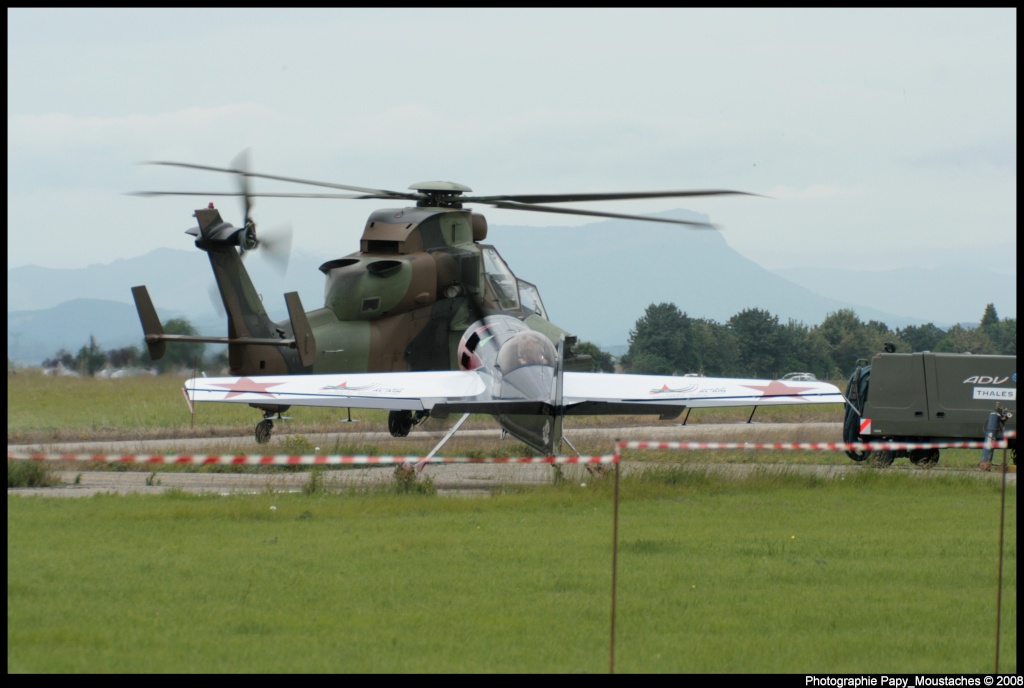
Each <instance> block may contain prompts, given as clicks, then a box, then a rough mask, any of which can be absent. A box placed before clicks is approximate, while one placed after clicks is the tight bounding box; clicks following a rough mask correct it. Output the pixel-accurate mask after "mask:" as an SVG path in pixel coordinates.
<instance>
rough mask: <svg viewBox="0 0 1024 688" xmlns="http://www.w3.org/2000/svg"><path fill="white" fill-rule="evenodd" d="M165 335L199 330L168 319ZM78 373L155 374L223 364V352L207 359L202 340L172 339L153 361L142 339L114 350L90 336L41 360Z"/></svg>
mask: <svg viewBox="0 0 1024 688" xmlns="http://www.w3.org/2000/svg"><path fill="white" fill-rule="evenodd" d="M163 327H164V333H165V334H187V335H192V336H196V335H198V334H199V332H197V331H196V329H195V327H193V326H192V323H190V322H189V321H188V320H187V319H186V318H172V319H170V320H168V321H167V322H165V323H164V324H163ZM58 364H59V365H60V366H62V367H63V368H64V369H66V370H70V371H74V372H76V373H80V374H82V375H96V374H97V373H99V372H100V371H102V370H104V369H114V370H125V369H133V368H137V369H146V370H154V371H156V372H157V373H168V372H178V371H183V370H192V368H193V367H195V366H197V365H198V366H199V367H200V369H201V368H202V367H203V366H207V365H214V366H219V365H223V366H226V365H227V352H226V351H225V352H223V353H221V354H217V355H216V356H213V357H211V358H207V351H206V345H205V344H203V343H202V342H175V343H171V344H169V345H168V346H167V348H166V350H165V351H164V355H163V356H162V357H161V358H160V359H159V360H157V361H154V360H153V359H152V358H150V356H149V347H147V346H146V342H145V340H143V342H142V345H141V346H125V347H121V348H118V349H103V348H101V347H100V346H99V344H98V343H97V342H96V337H93V336H90V337H89V343H88V344H85V345H84V346H82V348H80V349H79V350H78V352H77V353H71V352H70V351H68V350H67V349H61V350H60V351H58V352H57V353H56V354H54V355H53V356H52V357H50V358H47V359H46V360H44V361H43V368H55V367H57V365H58Z"/></svg>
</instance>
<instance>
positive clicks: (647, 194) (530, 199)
mask: <svg viewBox="0 0 1024 688" xmlns="http://www.w3.org/2000/svg"><path fill="white" fill-rule="evenodd" d="M726 195H738V196H758V195H759V194H752V193H747V192H746V191H728V190H724V189H703V190H694V191H623V192H611V193H576V194H508V195H501V196H462V197H460V198H459V201H460V202H462V203H490V202H492V201H514V202H516V203H566V202H569V201H623V200H629V199H636V198H674V197H685V196H726Z"/></svg>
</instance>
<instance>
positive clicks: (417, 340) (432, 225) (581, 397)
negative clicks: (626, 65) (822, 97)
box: [132, 152, 843, 454]
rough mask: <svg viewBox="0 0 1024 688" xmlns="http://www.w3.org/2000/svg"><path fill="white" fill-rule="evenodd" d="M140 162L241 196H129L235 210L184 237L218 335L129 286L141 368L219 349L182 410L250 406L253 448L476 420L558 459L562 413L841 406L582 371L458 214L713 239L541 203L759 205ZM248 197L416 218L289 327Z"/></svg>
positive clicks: (385, 236) (778, 389)
mask: <svg viewBox="0 0 1024 688" xmlns="http://www.w3.org/2000/svg"><path fill="white" fill-rule="evenodd" d="M150 164H155V165H167V166H174V167H183V168H190V169H197V170H203V171H210V172H217V173H222V174H230V175H232V176H233V177H234V178H235V179H236V181H237V183H238V190H237V191H233V192H204V191H199V192H191V191H144V192H137V193H136V195H143V196H153V195H187V196H236V197H240V198H241V199H242V201H243V221H242V225H241V226H239V227H236V226H234V225H232V224H230V223H228V222H226V221H225V220H224V219H223V218H222V216H221V214H220V211H219V209H217V208H216V207H215V206H214V204H213V203H212V202H211V203H209V205H208V206H207V207H206V208H200V209H198V210H196V211H195V213H194V217H195V219H196V222H197V226H196V227H193V228H190V229H189V230H187V233H188V234H189V235H191V236H193V237H195V245H196V247H197V248H199V249H200V250H202V251H204V252H205V253H206V254H207V256H208V258H209V260H210V264H211V267H212V269H213V273H214V277H215V280H216V284H217V289H218V291H219V295H220V299H221V301H222V302H223V306H224V311H225V313H226V316H227V330H228V332H227V337H209V336H193V335H172V334H165V333H164V331H163V327H162V325H161V322H160V319H159V317H158V316H157V313H156V310H155V307H154V306H153V303H152V301H151V299H150V297H149V293H148V291H147V289H146V287H145V286H136V287H133V288H132V294H133V297H134V300H135V304H136V308H137V310H138V313H139V319H140V321H141V323H142V329H143V332H144V334H145V341H146V345H147V347H148V349H149V354H150V357H151V358H153V359H154V360H156V359H159V358H160V357H161V356H163V354H164V351H165V347H166V344H167V342H175V341H185V342H215V343H224V344H227V347H228V366H229V371H228V372H229V377H224V378H205V377H204V378H202V379H192V380H190V381H189V382H188V383H186V387H185V394H186V398H187V399H188V400H189V403H190V404H191V403H193V402H196V401H218V402H235V403H247V404H249V405H250V406H252V407H253V408H255V409H257V410H259V411H261V412H262V413H263V419H262V420H261V421H259V422H258V423H257V425H256V428H255V439H256V441H257V442H258V443H265V442H268V441H269V439H270V437H271V433H272V430H273V427H274V420H279V419H281V418H282V416H281V414H282V413H283V412H285V411H287V410H288V409H289V408H290V407H291V406H293V405H299V406H301V405H312V406H337V407H344V408H382V409H387V410H388V411H389V413H388V430H389V432H390V433H391V435H392V436H395V437H404V436H406V435H408V433H409V432H410V430H411V429H412V427H414V426H415V425H418V424H420V423H422V422H423V421H424V420H426V419H427V418H429V417H435V418H443V417H446V416H447V415H448V414H449V413H452V412H460V413H463V417H462V420H461V421H459V423H458V424H457V425H456V426H455V428H454V429H453V431H452V432H454V431H455V430H457V429H458V427H459V425H461V423H462V422H463V421H464V420H465V419H466V418H467V417H468V415H469V414H470V413H489V414H491V415H493V416H494V417H495V418H496V420H497V421H498V423H499V425H500V426H501V427H502V429H503V431H505V432H507V433H508V434H510V435H512V436H513V437H515V438H517V439H520V440H521V441H523V442H525V443H526V444H527V445H529V446H530V447H531V448H532V449H534V450H537V451H540V452H542V453H545V454H552V453H554V452H555V451H557V450H558V448H559V446H560V445H561V443H562V442H565V443H567V444H570V446H571V443H569V442H568V439H567V438H565V436H564V434H563V432H562V419H563V417H564V416H565V415H571V414H576V413H587V414H600V413H605V414H607V413H635V414H651V413H653V414H657V415H659V416H660V417H662V418H665V419H668V418H673V417H675V416H678V415H679V413H680V412H681V411H682V409H683V408H687V407H694V406H754V407H755V408H756V407H757V406H759V405H765V404H773V403H841V402H842V401H843V398H842V395H841V394H840V393H839V390H838V389H837V388H835V387H834V386H832V385H829V384H827V383H814V384H811V383H805V384H800V385H788V384H786V383H782V382H779V381H767V380H732V379H724V378H698V379H697V380H698V381H697V382H694V381H693V380H688V381H687V384H685V385H680V384H678V383H679V379H678V378H671V377H657V376H642V375H603V374H597V373H588V372H586V371H588V370H590V368H591V360H590V357H589V356H587V355H583V354H577V353H575V352H574V351H573V346H574V345H575V344H576V343H577V341H578V340H577V337H576V336H575V335H574V334H572V333H570V332H568V331H566V330H564V329H563V328H561V327H559V326H558V325H556V324H555V323H554V322H552V320H551V319H550V318H549V317H548V313H547V311H546V310H545V308H544V305H543V302H542V300H541V297H540V293H539V291H538V290H537V287H536V286H535V285H534V284H532V283H530V282H527V281H525V280H523V279H520V278H518V277H516V275H515V273H513V271H512V270H511V269H510V268H509V266H508V265H507V263H506V262H505V261H504V260H503V259H502V257H501V255H500V253H499V252H498V250H497V249H496V248H495V247H494V246H493V245H490V244H487V243H486V239H487V220H486V218H485V216H484V215H482V214H481V213H479V212H476V211H474V210H471V209H468V208H466V207H465V206H466V205H467V204H483V205H487V206H490V207H495V208H502V209H511V210H520V211H527V212H545V213H561V214H570V215H583V216H592V217H608V218H622V219H631V220H641V221H652V222H667V223H672V224H679V225H684V226H686V227H688V228H690V229H701V230H714V229H715V227H714V226H713V225H710V224H708V223H703V222H695V221H691V220H683V219H675V218H665V217H653V216H646V215H626V214H621V213H611V212H604V211H594V210H583V209H576V208H564V207H552V206H550V205H547V204H551V203H564V202H572V201H611V200H626V199H643V198H666V197H697V196H717V195H756V194H748V193H745V192H740V191H727V190H715V189H711V190H696V191H693V190H691V191H651V192H611V193H572V194H505V195H491V196H476V195H468V194H471V193H472V189H470V188H469V187H468V186H465V185H463V184H459V183H455V182H447V181H429V182H420V183H417V184H413V185H411V186H410V187H409V190H408V191H393V190H387V189H377V188H368V187H361V186H352V185H347V184H336V183H331V182H321V181H314V180H307V179H299V178H295V177H286V176H280V175H270V174H262V173H257V172H253V171H251V170H250V169H249V165H248V155H247V152H243V153H242V154H240V155H239V156H238V157H236V158H235V160H234V161H233V162H232V167H228V168H223V167H213V166H207V165H198V164H191V163H181V162H169V161H156V162H152V163H150ZM254 178H258V179H267V180H273V181H279V182H288V183H295V184H301V185H306V186H316V187H322V188H329V189H336V190H339V191H346V192H352V193H338V192H337V191H332V192H330V193H324V192H321V193H291V192H255V191H253V190H252V189H251V188H250V179H254ZM256 197H278V198H320V199H373V200H382V201H405V202H412V203H414V205H412V206H411V207H410V206H406V207H400V208H386V209H379V210H375V211H373V212H371V214H370V215H369V217H368V219H367V220H366V224H365V226H364V228H363V233H362V236H361V238H360V245H359V250H358V251H356V252H354V253H351V254H349V255H347V256H344V257H341V258H337V259H333V260H329V261H327V262H325V263H323V264H322V265H321V266H320V268H319V269H320V271H321V272H322V273H323V274H324V276H325V287H324V304H323V306H322V307H321V308H317V309H314V310H311V311H308V312H307V311H305V310H304V308H303V306H302V303H301V301H300V299H299V296H298V293H297V292H289V293H287V294H285V295H284V299H285V305H286V306H287V311H288V319H287V320H284V321H280V322H274V321H272V320H271V319H270V317H269V316H268V315H267V313H266V311H265V310H264V308H263V305H262V302H261V299H260V296H259V294H258V292H257V290H256V288H255V287H254V285H253V283H252V281H251V279H250V277H249V274H248V272H247V271H246V269H245V265H244V263H243V258H244V257H245V256H246V255H247V254H249V253H251V252H253V251H257V250H260V249H261V247H262V248H264V249H266V248H268V246H267V244H265V243H264V242H263V241H262V240H261V239H260V237H259V236H258V235H257V231H256V223H255V222H254V220H253V219H252V217H251V208H252V205H253V200H252V199H253V198H256ZM267 243H269V242H267ZM339 374H340V375H341V377H339ZM593 378H600V380H595V379H593ZM613 378H617V380H615V384H611V383H612V382H613ZM744 385H746V386H744ZM602 390H603V391H602ZM451 434H452V433H449V434H448V435H447V436H446V438H445V440H442V444H443V443H444V441H447V439H448V437H450V436H451ZM440 446H441V445H438V447H435V451H437V449H439V448H440ZM432 453H433V452H432Z"/></svg>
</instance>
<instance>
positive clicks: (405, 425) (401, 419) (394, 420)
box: [388, 411, 414, 437]
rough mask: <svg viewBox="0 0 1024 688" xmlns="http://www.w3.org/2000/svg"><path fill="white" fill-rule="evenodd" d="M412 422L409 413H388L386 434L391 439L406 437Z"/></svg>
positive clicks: (410, 413)
mask: <svg viewBox="0 0 1024 688" xmlns="http://www.w3.org/2000/svg"><path fill="white" fill-rule="evenodd" d="M413 424H414V422H413V419H412V412H411V411H391V412H390V413H388V432H390V433H391V436H392V437H407V436H408V435H409V431H410V430H412V426H413Z"/></svg>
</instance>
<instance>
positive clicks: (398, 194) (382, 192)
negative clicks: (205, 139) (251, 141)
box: [144, 160, 422, 201]
mask: <svg viewBox="0 0 1024 688" xmlns="http://www.w3.org/2000/svg"><path fill="white" fill-rule="evenodd" d="M144 164H146V165H168V166H170V167H187V168H190V169H194V170H207V171H208V172H227V173H229V174H244V175H245V176H247V177H258V178H260V179H274V180H276V181H280V182H292V183H294V184H308V185H310V186H323V187H327V188H329V189H343V190H345V191H360V192H362V193H367V194H374V196H378V195H379V196H381V197H383V198H403V199H406V200H410V201H415V200H418V199H419V198H421V197H422V194H418V193H408V192H405V191H390V190H388V189H371V188H368V187H365V186H351V185H349V184H334V183H332V182H318V181H314V180H311V179H298V178H296V177H282V176H279V175H276V174H260V173H259V172H249V171H247V170H240V169H234V168H230V167H211V166H210V165H194V164H192V163H187V162H169V161H166V160H150V161H148V162H146V163H144ZM254 195H255V194H254ZM374 196H370V197H371V198H372V197H374Z"/></svg>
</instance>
